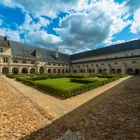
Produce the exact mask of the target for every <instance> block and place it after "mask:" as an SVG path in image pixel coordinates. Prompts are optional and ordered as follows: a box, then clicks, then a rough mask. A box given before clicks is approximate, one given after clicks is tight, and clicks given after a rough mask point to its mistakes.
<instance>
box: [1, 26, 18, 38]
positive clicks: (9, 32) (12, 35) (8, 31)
mask: <svg viewBox="0 0 140 140" xmlns="http://www.w3.org/2000/svg"><path fill="white" fill-rule="evenodd" d="M0 34H1V35H2V36H5V35H7V36H8V38H9V39H10V40H15V41H20V35H19V32H18V31H12V30H11V29H7V28H2V29H1V28H0Z"/></svg>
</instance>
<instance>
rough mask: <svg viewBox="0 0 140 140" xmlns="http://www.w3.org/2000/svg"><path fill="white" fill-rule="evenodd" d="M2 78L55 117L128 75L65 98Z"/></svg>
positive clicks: (93, 96)
mask: <svg viewBox="0 0 140 140" xmlns="http://www.w3.org/2000/svg"><path fill="white" fill-rule="evenodd" d="M4 78H5V79H6V80H7V81H8V82H9V83H10V84H12V85H13V86H15V87H16V88H17V89H19V90H20V91H21V92H22V93H23V94H24V96H26V97H28V98H29V99H30V100H32V101H33V102H36V103H37V104H38V105H39V106H40V107H41V108H43V109H44V110H46V111H47V112H49V113H50V114H51V115H52V116H53V117H54V119H57V118H60V117H61V116H63V115H64V114H67V113H68V112H70V111H72V110H74V109H76V108H77V107H79V106H81V105H82V104H84V103H86V102H87V101H89V100H90V99H93V98H95V97H96V96H98V95H100V94H102V93H103V92H105V91H107V90H108V89H110V88H112V87H114V86H115V85H117V84H119V83H121V82H123V81H124V80H126V79H128V78H130V77H125V78H121V79H119V80H117V81H114V82H112V83H109V84H106V85H103V86H101V87H99V88H96V89H94V90H91V91H88V92H85V93H83V94H79V95H77V96H74V97H71V98H68V99H65V100H62V99H59V98H56V97H53V96H51V95H49V94H47V93H45V92H42V91H39V90H37V89H34V88H32V87H30V86H27V85H24V84H22V83H20V82H17V81H15V80H13V79H9V78H7V77H4Z"/></svg>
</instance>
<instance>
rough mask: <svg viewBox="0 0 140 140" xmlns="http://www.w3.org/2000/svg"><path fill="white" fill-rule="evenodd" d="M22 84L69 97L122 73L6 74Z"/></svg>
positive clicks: (106, 81)
mask: <svg viewBox="0 0 140 140" xmlns="http://www.w3.org/2000/svg"><path fill="white" fill-rule="evenodd" d="M7 76H8V77H10V78H16V80H17V81H21V82H23V83H24V84H27V85H30V86H33V87H35V88H38V89H42V90H44V91H47V92H50V93H51V94H55V95H59V96H61V97H65V98H68V97H71V96H74V95H78V94H80V93H83V92H86V91H89V90H91V89H94V88H97V87H99V86H102V85H104V84H106V83H109V82H112V81H114V80H117V79H119V78H121V77H123V76H122V75H101V74H100V75H97V74H91V75H90V74H86V75H84V74H63V75H62V74H43V75H7Z"/></svg>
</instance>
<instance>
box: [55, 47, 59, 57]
mask: <svg viewBox="0 0 140 140" xmlns="http://www.w3.org/2000/svg"><path fill="white" fill-rule="evenodd" d="M54 56H55V58H59V51H58V49H55V51H54Z"/></svg>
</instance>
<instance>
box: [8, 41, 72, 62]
mask: <svg viewBox="0 0 140 140" xmlns="http://www.w3.org/2000/svg"><path fill="white" fill-rule="evenodd" d="M9 43H10V47H11V50H12V55H13V58H21V59H23V58H25V59H36V60H48V61H50V62H57V63H67V64H68V63H69V62H70V56H69V55H67V54H64V53H60V52H59V57H58V58H56V57H55V55H54V51H52V50H48V49H45V48H39V47H34V46H30V45H26V44H23V43H20V42H16V41H9ZM36 50H40V51H41V57H40V58H36V56H35V51H36Z"/></svg>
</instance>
